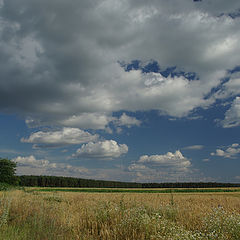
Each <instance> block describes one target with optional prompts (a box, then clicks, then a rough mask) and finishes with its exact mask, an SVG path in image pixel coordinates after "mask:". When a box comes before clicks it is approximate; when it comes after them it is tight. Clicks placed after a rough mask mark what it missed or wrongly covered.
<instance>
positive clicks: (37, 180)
mask: <svg viewBox="0 0 240 240" xmlns="http://www.w3.org/2000/svg"><path fill="white" fill-rule="evenodd" d="M18 178H19V184H20V186H31V187H85V188H214V187H240V184H237V183H217V182H175V183H136V182H117V181H104V180H93V179H83V178H72V177H57V176H30V175H23V176H19V177H18Z"/></svg>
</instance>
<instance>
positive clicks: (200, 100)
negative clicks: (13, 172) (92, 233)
mask: <svg viewBox="0 0 240 240" xmlns="http://www.w3.org/2000/svg"><path fill="white" fill-rule="evenodd" d="M239 41H240V1H238V0H228V1H226V0H202V1H201V0H181V1H179V0H168V1H165V0H151V1H144V0H137V1H136V0H135V1H134V0H121V1H119V0H81V1H77V0H68V1H66V0H51V1H49V0H35V1H32V0H18V1H15V0H0V157H2V158H8V159H11V160H13V161H15V162H16V163H17V174H18V175H22V174H25V175H56V176H71V177H79V178H91V179H104V180H116V181H135V182H176V181H179V182H189V181H192V182H193V181H194V182H198V181H216V182H240V170H239V169H240V139H239V136H240V128H239V127H240V44H239Z"/></svg>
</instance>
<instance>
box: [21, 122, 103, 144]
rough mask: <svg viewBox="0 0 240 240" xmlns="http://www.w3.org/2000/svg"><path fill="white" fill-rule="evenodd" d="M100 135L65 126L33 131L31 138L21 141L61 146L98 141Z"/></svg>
mask: <svg viewBox="0 0 240 240" xmlns="http://www.w3.org/2000/svg"><path fill="white" fill-rule="evenodd" d="M97 139H98V135H97V134H95V135H92V134H90V133H88V132H86V131H83V130H81V129H78V128H67V127H64V128H63V129H62V130H59V131H48V132H47V131H45V132H43V131H39V132H35V133H32V134H31V135H30V136H29V138H22V139H21V142H25V143H34V144H37V145H35V146H36V147H61V146H65V145H71V144H82V143H86V142H90V141H96V140H97Z"/></svg>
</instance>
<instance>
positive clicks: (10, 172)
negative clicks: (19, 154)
mask: <svg viewBox="0 0 240 240" xmlns="http://www.w3.org/2000/svg"><path fill="white" fill-rule="evenodd" d="M16 167H17V164H16V163H15V162H13V161H11V160H9V159H4V158H0V182H3V183H8V184H14V185H16V184H17V183H18V178H17V177H16V176H15V171H16Z"/></svg>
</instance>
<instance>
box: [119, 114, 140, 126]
mask: <svg viewBox="0 0 240 240" xmlns="http://www.w3.org/2000/svg"><path fill="white" fill-rule="evenodd" d="M115 124H116V125H117V126H127V127H131V126H134V125H136V126H140V124H141V121H140V120H138V119H136V118H135V117H130V116H128V115H127V114H126V113H123V114H122V115H121V117H120V118H119V119H117V120H116V121H115Z"/></svg>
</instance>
